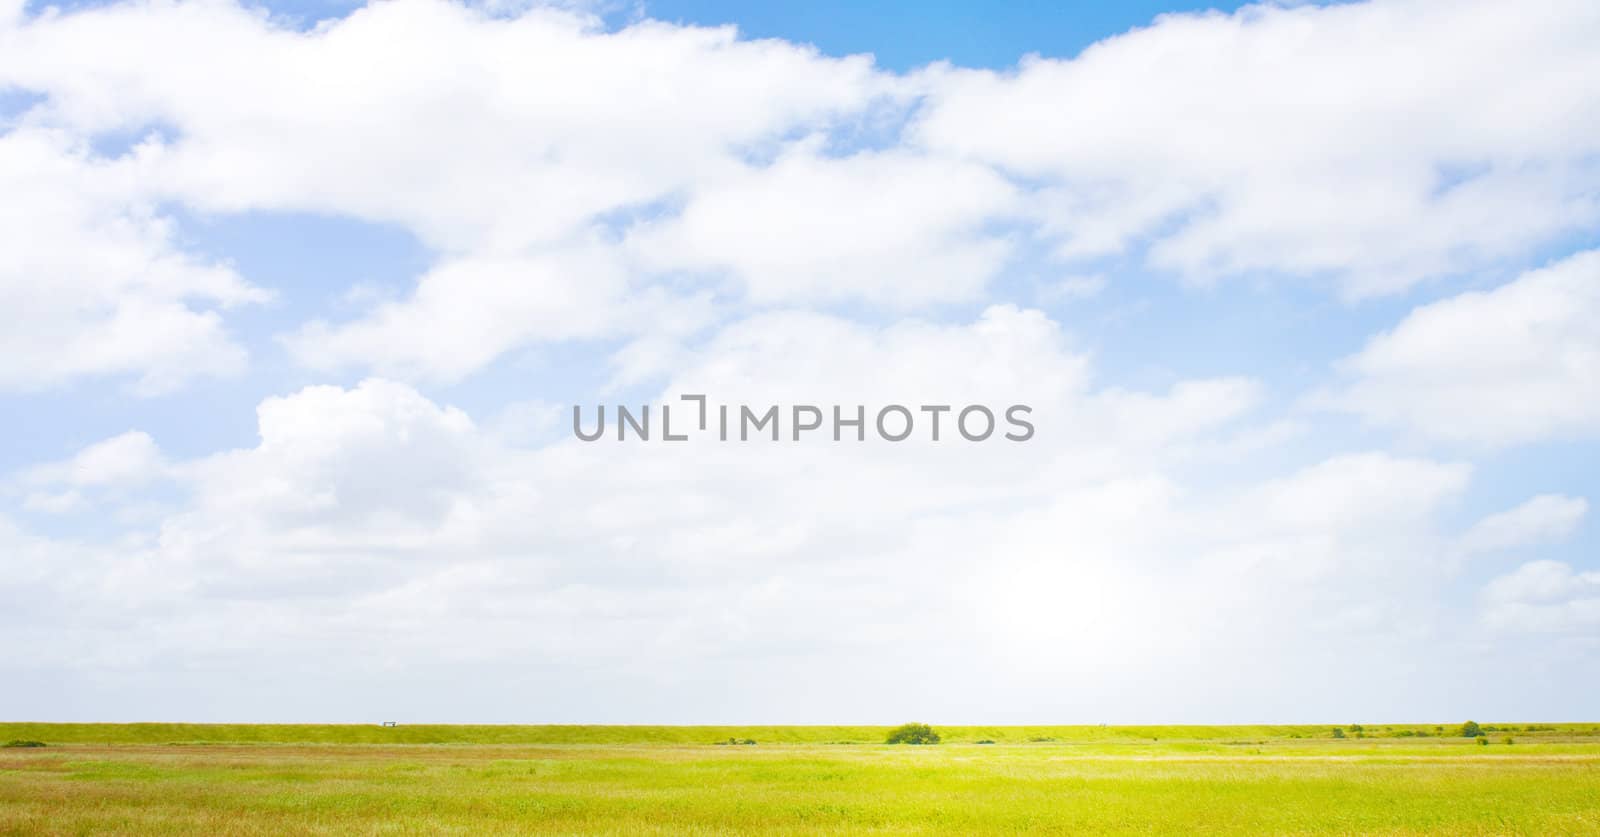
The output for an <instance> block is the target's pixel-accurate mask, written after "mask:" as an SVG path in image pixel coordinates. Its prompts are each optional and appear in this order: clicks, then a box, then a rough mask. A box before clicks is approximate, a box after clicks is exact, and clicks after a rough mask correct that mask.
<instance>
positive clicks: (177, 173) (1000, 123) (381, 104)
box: [0, 0, 1600, 390]
mask: <svg viewBox="0 0 1600 837" xmlns="http://www.w3.org/2000/svg"><path fill="white" fill-rule="evenodd" d="M1597 28H1600V18H1597V16H1596V15H1595V13H1594V10H1593V8H1592V7H1591V6H1590V5H1589V4H1586V3H1582V2H1576V1H1575V0H1574V1H1573V2H1562V3H1556V4H1552V5H1548V6H1546V7H1543V8H1542V9H1541V11H1540V13H1538V14H1512V13H1510V12H1508V10H1507V9H1506V8H1505V7H1504V6H1503V5H1501V4H1495V3H1488V2H1472V3H1437V2H1421V0H1395V2H1374V3H1358V4H1337V5H1333V6H1328V7H1319V6H1312V5H1301V6H1294V7H1291V8H1283V7H1277V6H1258V7H1248V8H1246V9H1244V10H1241V11H1239V12H1237V13H1234V14H1230V15H1223V14H1215V13H1211V14H1201V15H1168V16H1163V17H1161V18H1159V19H1157V20H1156V21H1155V22H1154V23H1152V24H1151V25H1149V26H1147V27H1144V28H1141V29H1138V30H1135V31H1133V32H1130V33H1128V34H1125V35H1122V36H1119V37H1115V38H1111V39H1108V40H1106V41H1103V42H1101V43H1099V44H1096V45H1095V46H1093V47H1091V48H1090V49H1088V50H1086V51H1085V52H1084V53H1083V54H1082V55H1080V56H1078V57H1076V58H1070V59H1066V58H1061V59H1050V58H1029V59H1027V60H1024V61H1023V62H1022V63H1021V64H1020V65H1018V66H1017V67H1016V68H1015V69H1014V70H1010V71H990V70H969V69H963V68H955V67H949V66H945V65H936V66H934V67H931V68H926V69H924V70H921V71H917V72H913V73H910V74H904V75H898V74H894V73H889V72H884V71H881V70H878V69H876V68H874V67H873V65H872V63H871V61H870V59H869V58H868V57H866V56H854V57H845V58H835V57H829V56H824V55H821V54H819V53H818V52H817V51H816V50H814V49H811V48H809V47H803V46H798V45H795V44H791V43H788V42H784V41H780V40H759V41H752V40H741V39H740V38H739V37H738V35H737V33H736V31H735V30H733V29H731V28H705V27H695V26H682V25H669V24H665V23H660V22H656V21H648V20H646V21H640V22H637V23H634V24H632V25H628V26H625V27H622V28H619V29H615V30H608V29H606V28H605V27H604V26H603V25H602V24H601V23H600V22H599V21H597V20H596V19H594V18H592V17H589V16H586V15H584V14H581V13H575V12H572V11H567V10H562V9H557V8H550V7H543V6H536V7H530V8H519V9H517V10H515V11H510V12H508V13H506V14H491V13H489V12H486V11H485V10H483V9H480V8H473V7H470V6H464V5H460V4H454V3H448V2H443V0H400V2H392V3H383V4H376V5H372V6H366V7H362V8H359V9H356V10H355V11H353V12H352V13H350V14H349V15H348V16H345V17H343V18H340V19H337V20H331V21H328V22H325V23H323V24H322V25H319V26H318V27H316V28H313V29H311V30H309V31H298V30H294V29H290V28H286V27H284V26H281V25H279V24H278V23H276V22H274V21H273V20H272V19H270V18H269V17H266V16H264V15H262V14H259V13H256V12H253V11H250V10H247V9H244V8H242V7H240V6H238V5H235V4H233V3H230V2H224V0H196V1H195V2H181V3H167V2H150V3H146V2H137V3H134V2H130V3H116V4H111V5H105V6H94V7H89V8H84V9H79V10H75V11H72V12H68V13H52V14H40V15H32V16H28V15H23V16H20V17H18V16H11V17H10V18H8V23H7V24H6V25H5V26H4V28H0V84H3V85H6V86H9V87H14V88H17V89H21V90H25V91H31V92H37V93H39V94H42V95H43V97H44V98H43V100H42V101H41V102H40V103H38V104H37V105H35V106H33V107H32V108H31V109H30V110H29V111H28V114H27V120H28V122H29V124H32V125H42V126H49V127H51V128H53V129H55V130H59V131H62V132H65V133H66V134H67V135H69V136H71V137H74V138H76V140H78V141H82V140H89V139H94V138H100V137H105V136H108V135H111V136H116V135H126V134H127V133H129V132H144V131H149V132H151V135H152V137H151V139H150V140H149V141H148V142H147V143H146V144H145V145H144V147H143V148H142V150H141V152H140V155H139V156H140V160H141V165H140V167H139V172H140V174H139V177H140V178H142V181H143V183H144V184H145V186H146V188H147V189H148V190H150V192H151V193H152V194H157V195H159V196H161V197H162V198H163V199H166V200H172V201H176V202H179V203H181V204H183V205H185V206H187V207H190V208H193V209H196V210H200V211H206V212H224V213H235V212H243V211H253V210H269V211H288V212H312V213H322V214H331V215H336V216H341V217H351V218H357V219H362V220H366V221H371V222H378V223H386V224H396V225H399V226H401V227H403V228H404V229H406V230H408V231H410V232H411V233H412V234H414V235H416V236H417V238H418V239H419V240H421V241H422V242H423V243H424V244H425V245H426V246H428V247H429V248H430V249H431V250H433V251H434V252H435V253H436V254H437V256H438V262H437V263H436V265H435V266H434V267H433V268H432V269H431V270H430V271H429V272H428V273H427V274H426V275H425V276H422V277H420V278H419V284H418V286H417V289H416V293H415V299H414V300H413V301H412V302H410V303H399V304H397V303H392V302H391V303H384V304H383V305H382V307H381V308H379V309H378V310H373V311H370V312H368V314H367V316H365V317H363V318H359V319H356V320H353V321H351V322H346V323H340V324H328V323H320V324H315V323H314V324H312V325H309V326H306V327H304V328H297V329H293V330H291V337H290V339H291V341H292V346H293V348H294V352H295V354H296V356H297V357H300V358H301V359H303V360H307V361H309V362H310V363H311V365H312V366H313V367H314V368H319V369H325V368H329V367H331V366H348V365H356V366H362V367H365V368H368V369H372V370H376V371H378V372H381V373H384V374H405V375H407V376H413V375H415V376H421V377H424V378H441V379H443V378H451V379H453V378H459V377H461V376H463V375H465V374H469V373H470V372H472V371H475V370H476V369H479V368H482V366H483V365H485V364H486V363H488V362H490V361H492V359H493V358H495V357H498V356H499V355H500V354H503V353H504V352H505V351H510V350H512V349H514V348H516V347H517V346H521V345H525V344H529V343H537V342H540V341H551V340H565V339H571V338H572V337H574V336H593V335H595V334H605V335H614V334H618V333H637V332H639V331H641V330H643V331H648V330H649V327H648V325H641V323H644V322H647V321H648V319H649V317H648V316H620V317H605V316H601V315H600V314H599V313H596V312H601V311H608V310H614V309H619V308H626V307H627V306H626V305H625V304H624V303H625V302H627V300H629V299H630V298H631V296H632V295H633V294H635V293H637V292H640V291H641V290H646V289H648V290H651V291H653V292H655V293H656V294H658V295H661V296H664V297H670V296H676V295H678V294H679V292H680V291H681V290H682V289H683V288H684V287H686V286H687V287H689V288H691V296H693V294H695V293H701V292H703V291H704V290H705V289H706V288H708V287H709V288H714V289H716V290H717V291H718V292H719V293H722V294H724V295H727V296H731V297H733V298H735V299H739V300H747V301H751V302H754V303H756V304H758V305H759V304H767V303H782V304H813V303H837V302H854V301H866V302H868V303H871V304H874V305H878V306H887V307H890V308H896V309H904V308H917V307H920V306H925V305H927V304H929V303H937V302H947V301H953V300H956V301H967V300H973V299H976V298H978V296H979V295H980V294H981V292H982V291H983V289H984V288H985V287H987V286H988V283H989V282H990V280H991V279H992V278H993V277H995V276H996V275H997V274H998V273H999V272H1000V271H1001V270H1002V269H1003V267H1004V266H1005V265H1006V264H1007V263H1008V261H1009V260H1010V259H1012V258H1013V257H1015V256H1016V255H1017V253H1018V247H1019V245H1020V244H1022V243H1025V242H1028V241H1029V240H1030V239H1031V238H1032V237H1034V236H1040V237H1042V238H1043V239H1044V240H1045V241H1046V242H1047V243H1048V244H1049V245H1051V246H1052V247H1053V249H1054V251H1055V253H1056V255H1057V257H1059V258H1060V259H1062V260H1066V261H1069V262H1070V261H1075V260H1079V259H1082V258H1088V257H1096V256H1100V255H1104V254H1107V253H1119V252H1132V253H1134V254H1135V257H1139V256H1137V254H1138V253H1140V252H1143V251H1145V250H1147V254H1146V255H1145V256H1143V258H1146V259H1147V260H1148V263H1149V264H1152V265H1154V266H1157V267H1159V268H1162V269H1167V270H1171V271H1174V272H1177V273H1179V274H1181V275H1182V276H1184V277H1187V278H1189V279H1191V280H1196V281H1208V280H1211V279H1214V278H1217V277H1223V276H1232V275H1250V276H1256V277H1261V276H1274V277H1290V278H1292V277H1311V278H1313V279H1319V280H1320V279H1327V278H1331V279H1333V280H1334V281H1336V282H1337V283H1338V284H1339V286H1340V287H1341V288H1342V289H1343V290H1344V292H1345V293H1346V294H1347V295H1352V296H1361V295H1367V294H1375V293H1386V292H1392V291H1395V290H1398V289H1401V288H1406V287H1410V286H1412V285H1414V284H1416V283H1417V282H1420V281H1422V280H1425V279H1429V278H1433V277H1439V276H1445V275H1449V274H1453V273H1459V272H1475V271H1478V270H1481V269H1482V268H1483V267H1484V266H1486V265H1488V266H1493V265H1497V264H1501V263H1503V262H1504V261H1505V260H1506V259H1510V258H1515V257H1518V256H1520V255H1522V254H1525V253H1527V252H1529V251H1530V250H1531V248H1534V247H1536V246H1537V245H1540V244H1542V243H1545V242H1548V241H1551V240H1554V238H1555V237H1556V236H1559V235H1561V234H1563V233H1566V232H1570V231H1573V230H1577V229H1585V228H1588V227H1590V226H1592V225H1593V224H1594V223H1595V222H1596V220H1597V219H1600V207H1597V204H1596V202H1595V198H1594V195H1595V194H1596V190H1597V187H1600V169H1596V167H1595V166H1594V163H1593V160H1594V158H1595V154H1596V153H1597V151H1600V145H1596V140H1594V139H1593V138H1594V137H1597V136H1600V100H1597V97H1596V95H1595V93H1594V89H1593V85H1590V84H1587V83H1585V82H1586V80H1587V79H1588V78H1591V77H1593V76H1594V75H1596V74H1600V65H1597V63H1596V62H1597V61H1600V59H1597V58H1596V57H1595V53H1594V51H1593V50H1592V49H1589V48H1588V45H1589V44H1590V43H1591V42H1592V41H1593V40H1594V38H1595V35H1596V31H1597ZM1352 44H1361V45H1362V47H1361V50H1360V53H1359V59H1357V58H1355V57H1353V55H1354V53H1353V52H1352V47H1351V45H1352ZM463 55H468V56H472V60H471V61H462V60H460V56H463ZM196 66H204V67H206V68H207V71H206V72H204V73H196V72H193V67H196ZM17 205H19V206H20V205H24V204H21V203H19V204H17ZM151 236H156V237H157V238H159V233H158V232H154V233H153V232H148V231H147V232H146V233H145V234H144V237H145V238H146V239H148V238H150V237H151ZM597 238H598V240H599V241H601V242H604V243H605V245H606V246H602V247H599V248H598V249H600V250H603V251H608V252H605V253H604V254H603V255H601V256H598V257H597V258H599V259H600V260H602V261H607V260H609V261H610V262H612V263H614V265H613V266H611V267H607V268H604V269H601V270H599V271H597V272H596V271H588V270H583V269H581V266H582V265H577V264H572V263H571V260H572V258H573V257H572V256H571V254H572V253H573V252H574V251H575V250H584V249H594V247H593V245H594V244H595V242H596V240H597ZM56 249H59V248H53V251H54V250H56ZM174 255H175V254H170V253H164V251H160V250H158V251H157V256H174ZM179 258H181V257H179ZM168 260H169V261H170V259H168ZM189 261H191V262H193V261H195V260H193V259H190V260H189ZM581 261H583V263H584V264H588V265H590V266H592V262H593V261H594V258H589V257H585V258H584V259H583V260H581ZM552 266H554V267H552ZM69 267H70V269H72V270H75V271H83V270H86V269H87V266H83V265H71V266H69ZM202 268H204V263H203V261H201V262H200V263H199V266H195V265H191V266H190V267H188V268H185V270H191V271H192V270H197V269H202ZM63 269H66V268H63ZM1096 269H1098V266H1097V267H1096ZM617 272H621V273H623V274H625V275H626V276H627V278H628V281H627V282H626V283H624V282H620V281H618V280H617V278H616V276H615V275H614V274H616V273H617ZM596 273H598V275H595V274H596ZM684 274H689V276H687V277H686V276H685V275H684ZM217 281H218V280H212V285H215V284H216V282H217ZM457 284H460V285H461V286H462V287H463V288H464V289H465V290H464V291H463V292H461V293H459V294H452V293H451V292H449V291H445V290H443V289H444V288H450V287H452V286H455V285H457ZM1063 287H1064V288H1065V292H1066V293H1068V294H1077V293H1079V292H1080V290H1083V289H1090V288H1092V287H1093V286H1092V285H1090V286H1082V288H1080V287H1079V286H1072V287H1066V286H1063ZM239 295H240V291H238V290H232V291H229V292H228V297H229V298H230V299H232V298H234V297H238V296H239ZM444 295H456V296H459V297H461V299H457V300H451V301H441V300H440V297H441V296H444ZM539 300H544V301H539ZM563 301H566V302H570V303H572V304H564V303H563ZM660 301H661V302H662V304H663V305H666V304H667V302H669V300H664V299H663V300H660ZM580 303H581V304H580ZM130 305H131V303H130ZM150 306H152V307H147V308H139V309H136V312H137V314H138V319H140V320H141V321H143V322H151V323H155V322H159V323H162V324H163V325H162V327H161V328H156V329H136V328H135V327H133V326H128V327H127V328H124V329H120V330H118V331H117V332H116V333H117V334H119V335H122V337H121V338H120V342H119V343H118V344H117V345H118V350H117V351H116V352H115V353H110V352H107V353H106V356H105V357H100V356H98V355H95V353H94V351H93V350H91V349H89V348H84V349H81V350H80V351H78V352H75V353H68V354H66V355H65V356H63V358H62V359H61V360H59V361H57V362H56V363H54V364H44V365H18V367H17V368H16V369H14V370H11V373H10V374H11V377H12V378H13V379H14V380H20V381H24V382H26V383H29V384H30V385H36V384H39V383H42V382H48V381H52V380H59V379H61V378H63V377H69V376H71V375H74V374H78V371H79V370H101V369H106V368H112V369H115V368H117V366H118V364H119V363H121V364H124V365H126V366H129V367H131V368H132V369H134V370H135V371H143V372H146V373H147V374H146V378H145V379H143V380H144V382H143V383H142V384H141V386H143V387H144V388H145V389H148V390H161V389H170V388H171V387H173V386H176V385H178V384H180V383H181V382H182V379H183V378H184V377H186V376H192V375H194V374H203V373H205V372H206V371H220V370H221V369H222V368H223V367H226V366H228V365H229V364H233V365H237V361H238V353H237V352H232V353H230V352H228V351H226V350H223V349H225V348H226V345H227V344H226V343H225V341H224V340H223V339H222V338H221V337H219V336H218V335H219V334H220V323H219V322H218V321H217V320H216V319H215V312H213V311H210V310H205V309H199V310H196V305H195V303H194V301H192V300H190V301H188V302H184V303H176V302H174V301H173V300H172V299H170V298H161V299H158V300H155V301H154V302H151V303H150ZM668 307H669V308H670V307H671V306H670V305H669V306H668ZM128 310H129V311H134V310H135V309H131V308H130V309H128ZM435 315H437V320H438V323H439V324H438V325H437V326H436V327H435V328H434V330H433V332H432V333H431V334H430V335H429V337H428V339H429V340H430V341H433V342H435V343H441V344H444V352H443V355H442V356H441V359H439V360H438V361H436V362H435V361H433V360H431V359H428V358H415V357H394V358H391V357H387V356H386V351H385V349H384V346H387V345H391V344H392V343H389V342H385V341H386V340H388V339H389V337H390V336H392V335H393V334H394V333H395V332H396V330H400V331H408V332H409V331H412V330H413V329H412V327H411V326H410V325H409V323H411V322H413V321H416V320H420V319H426V318H431V317H434V316H435ZM63 319H70V318H67V317H65V316H64V315H60V314H56V315H52V317H51V318H49V319H46V320H44V321H43V322H57V321H60V320H63ZM114 322H121V321H120V320H116V321H114ZM446 332H449V333H446ZM177 354H182V355H183V356H184V357H186V358H188V359H189V360H190V361H191V363H189V364H188V365H187V368H190V369H193V370H195V371H191V372H187V373H183V374H180V373H178V372H177V371H174V370H175V368H176V367H177V366H178V364H174V363H165V362H164V361H163V362H162V363H164V364H165V365H160V364H157V363H156V361H155V360H154V359H155V358H166V357H170V356H174V355H177ZM83 356H87V357H83ZM140 356H145V357H147V358H151V359H150V360H148V361H139V360H121V361H119V360H115V359H114V358H138V357H140ZM74 358H77V359H74ZM230 358H231V359H230ZM69 361H70V362H69ZM152 369H153V370H154V371H150V370H152Z"/></svg>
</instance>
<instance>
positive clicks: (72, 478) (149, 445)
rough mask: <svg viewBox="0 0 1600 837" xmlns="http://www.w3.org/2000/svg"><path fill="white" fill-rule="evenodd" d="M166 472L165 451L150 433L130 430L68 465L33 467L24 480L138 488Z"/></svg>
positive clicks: (87, 450)
mask: <svg viewBox="0 0 1600 837" xmlns="http://www.w3.org/2000/svg"><path fill="white" fill-rule="evenodd" d="M165 469H166V462H165V460H164V458H163V457H162V455H161V450H160V448H158V447H157V446H156V442H155V440H154V439H152V438H150V434H148V433H144V432H142V431H138V430H130V431H128V432H126V433H123V434H121V435H118V436H113V437H111V438H109V439H106V440H104V441H101V442H96V443H94V444H92V445H89V446H88V447H86V448H84V449H83V450H81V451H79V452H78V453H77V454H75V455H73V457H72V458H71V459H68V460H66V461H64V462H56V463H51V464H48V465H40V466H36V467H34V468H31V469H29V471H28V472H27V473H26V474H25V476H24V481H26V482H28V483H33V484H65V485H70V486H74V487H78V488H83V487H91V486H105V485H138V484H140V483H145V482H149V481H151V480H153V479H158V478H160V477H161V476H162V475H163V473H164V471H165Z"/></svg>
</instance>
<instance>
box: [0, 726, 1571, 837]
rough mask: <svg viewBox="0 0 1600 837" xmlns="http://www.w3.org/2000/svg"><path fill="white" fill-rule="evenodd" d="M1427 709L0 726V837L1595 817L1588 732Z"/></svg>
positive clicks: (1471, 822) (1153, 826)
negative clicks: (1422, 715) (926, 727)
mask: <svg viewBox="0 0 1600 837" xmlns="http://www.w3.org/2000/svg"><path fill="white" fill-rule="evenodd" d="M1440 726H1441V725H1433V724H1426V725H1378V726H1372V725H1369V726H1367V727H1365V729H1364V730H1363V731H1362V732H1361V733H1360V736H1361V737H1357V733H1356V732H1354V731H1353V730H1352V731H1347V732H1346V735H1347V737H1345V738H1343V739H1336V738H1333V737H1332V734H1331V727H1330V726H1303V727H1300V726H1273V727H941V728H940V732H941V733H942V734H943V735H944V738H945V743H942V744H939V745H936V746H925V747H911V746H887V745H884V744H881V743H878V742H881V741H882V740H883V737H884V735H885V733H886V731H887V730H886V728H882V727H604V726H588V727H580V726H543V727H534V726H399V727H393V728H385V727H379V726H298V725H296V726H248V725H183V724H135V725H92V724H81V725H80V724H63V725H52V724H0V742H3V741H8V740H12V739H19V740H38V741H42V742H44V743H45V744H46V745H48V746H45V747H41V748H7V749H0V832H3V833H29V834H31V833H63V834H81V833H93V832H103V833H119V834H126V833H133V834H141V833H172V832H180V833H194V834H199V833H260V834H277V833H286V832H287V833H346V832H359V833H400V834H425V833H426V834H432V833H458V834H479V833H556V834H660V833H671V834H679V833H692V834H719V833H741V832H747V831H749V832H759V833H778V834H801V833H862V832H869V833H870V832H879V833H940V834H974V833H1020V832H1055V833H1086V832H1088V833H1137V834H1149V833H1174V834H1176V833H1238V832H1255V833H1273V834H1296V833H1306V834H1310V833H1327V834H1351V833H1370V834H1424V833H1442V834H1586V833H1594V834H1600V725H1591V724H1577V725H1529V724H1520V723H1519V724H1515V725H1504V724H1501V725H1491V724H1486V725H1485V729H1486V731H1488V736H1487V740H1488V741H1490V742H1491V743H1490V744H1488V745H1480V744H1478V743H1477V742H1476V740H1473V739H1467V738H1462V737H1459V736H1453V735H1452V733H1454V732H1455V730H1456V729H1457V727H1458V726H1459V724H1454V725H1442V729H1441V728H1439V727H1440ZM1529 726H1536V727H1537V728H1536V729H1534V730H1532V731H1530V730H1529V729H1528V727H1529ZM1491 727H1492V731H1490V730H1491ZM1419 733H1421V734H1424V735H1425V737H1419ZM1507 736H1510V737H1511V738H1512V739H1513V740H1512V743H1509V744H1508V743H1506V742H1505V738H1506V737H1507ZM730 737H731V738H737V739H746V738H748V739H753V740H755V741H757V742H758V743H757V744H756V745H755V746H749V745H717V744H716V743H715V742H717V741H725V740H727V739H728V738H730ZM980 741H994V742H996V743H994V744H980V743H978V742H980Z"/></svg>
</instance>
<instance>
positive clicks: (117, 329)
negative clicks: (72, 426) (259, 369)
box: [0, 128, 268, 395]
mask: <svg viewBox="0 0 1600 837" xmlns="http://www.w3.org/2000/svg"><path fill="white" fill-rule="evenodd" d="M144 162H145V161H144V160H143V158H142V157H141V156H139V155H134V156H132V157H129V158H124V159H121V160H116V161H107V160H102V159H98V158H96V157H95V156H94V155H93V154H91V153H90V152H89V150H88V149H87V148H86V147H85V145H84V143H82V142H81V141H77V140H74V139H72V138H71V137H70V136H67V135H64V134H61V133H59V132H54V131H45V130H37V129H32V128H18V129H15V130H13V131H11V132H10V133H0V310H3V311H4V314H3V315H0V316H3V323H4V324H3V327H0V390H13V391H16V390H37V389H43V388H46V387H51V386H57V385H60V384H62V383H65V382H69V381H73V380H78V379H83V378H94V377H103V376H109V375H132V376H134V378H135V382H134V385H133V389H134V391H136V392H138V393H140V394H145V395H149V394H156V393H161V392H166V391H170V390H171V389H174V388H176V387H178V386H180V385H182V384H183V383H185V382H187V381H189V380H191V379H194V378H197V377H204V376H218V375H229V374H234V373H237V372H239V371H240V370H241V369H242V368H243V366H244V364H245V358H246V354H245V350H244V348H243V347H241V346H239V345H238V344H237V343H236V342H235V341H234V340H233V339H231V338H230V337H229V335H228V334H227V332H226V330H225V329H224V327H223V324H222V319H221V314H220V313H219V312H221V311H222V310H225V309H227V308H229V307H231V306H235V305H240V304H245V303H252V302H261V301H264V300H265V299H266V298H267V296H268V295H267V293H266V292H265V291H263V290H261V289H259V288H256V287H253V286H251V285H250V284H248V283H246V282H245V281H244V280H243V279H242V278H240V277H239V276H238V275H237V274H236V273H235V272H234V271H233V270H232V269H230V268H229V267H228V266H227V265H225V264H217V263H215V262H211V261H208V260H205V259H200V258H196V257H193V256H191V255H188V254H186V253H184V252H183V251H182V250H181V249H180V248H179V247H178V246H177V244H176V243H175V242H174V241H173V233H172V228H171V226H172V225H171V222H170V221H169V220H168V219H166V218H164V217H163V216H162V215H161V214H160V213H159V212H158V211H157V209H156V203H155V197H154V196H153V195H152V193H151V192H150V191H149V190H148V188H146V184H145V183H144V180H143V176H142V170H143V168H144Z"/></svg>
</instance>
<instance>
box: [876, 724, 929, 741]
mask: <svg viewBox="0 0 1600 837" xmlns="http://www.w3.org/2000/svg"><path fill="white" fill-rule="evenodd" d="M888 743H890V744H938V743H939V733H937V732H934V731H933V727H930V726H928V725H927V724H901V725H900V726H897V727H895V728H894V729H892V730H889V738H888Z"/></svg>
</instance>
